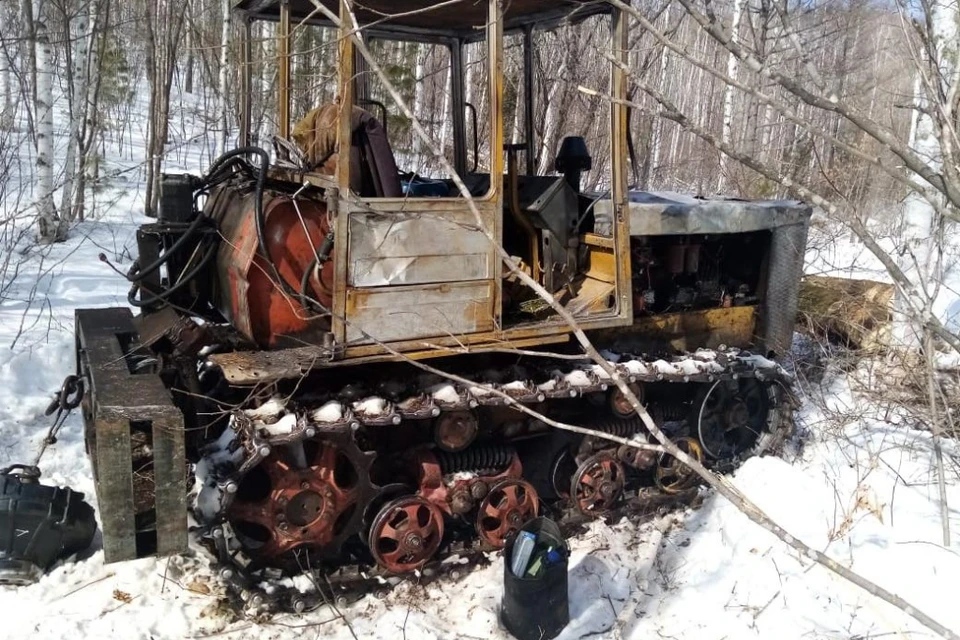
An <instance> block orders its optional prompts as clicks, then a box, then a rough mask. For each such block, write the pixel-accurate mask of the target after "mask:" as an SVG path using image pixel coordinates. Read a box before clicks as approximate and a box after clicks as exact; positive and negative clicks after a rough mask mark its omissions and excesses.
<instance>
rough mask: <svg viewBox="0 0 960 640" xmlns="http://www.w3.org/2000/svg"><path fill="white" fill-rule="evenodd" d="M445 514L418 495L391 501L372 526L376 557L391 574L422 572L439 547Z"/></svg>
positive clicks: (371, 550) (372, 551)
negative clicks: (417, 570)
mask: <svg viewBox="0 0 960 640" xmlns="http://www.w3.org/2000/svg"><path fill="white" fill-rule="evenodd" d="M442 539H443V514H442V513H441V512H440V509H438V508H437V506H436V505H434V504H432V503H430V502H427V501H426V500H424V499H423V498H420V497H417V496H406V497H404V498H398V499H396V500H394V501H392V502H388V503H387V504H385V505H384V506H383V508H382V509H380V512H379V513H378V514H377V517H376V518H374V519H373V526H371V527H370V536H369V539H368V541H367V543H368V544H369V545H370V552H371V553H372V554H373V558H374V559H375V560H376V561H377V564H379V565H380V566H381V567H383V568H384V569H386V570H387V571H389V572H391V573H406V572H408V571H413V570H414V569H419V568H420V567H422V566H423V565H424V563H426V561H427V560H429V559H430V557H431V556H432V555H433V554H434V553H436V552H437V549H439V548H440V541H441V540H442Z"/></svg>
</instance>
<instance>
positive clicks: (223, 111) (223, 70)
mask: <svg viewBox="0 0 960 640" xmlns="http://www.w3.org/2000/svg"><path fill="white" fill-rule="evenodd" d="M230 4H231V0H222V1H221V9H222V11H223V15H222V17H223V25H222V29H221V31H220V76H219V78H218V80H219V105H218V108H219V113H220V135H218V136H217V151H216V155H217V157H218V158H219V157H220V156H222V155H223V154H224V152H225V151H226V148H227V139H228V137H229V135H230V117H229V115H228V114H227V107H228V105H229V104H230V101H229V97H230V96H229V95H228V92H229V89H230V87H229V83H228V81H229V75H228V73H227V71H228V69H227V64H228V63H229V62H230V55H229V53H230V52H229V49H228V45H229V43H230Z"/></svg>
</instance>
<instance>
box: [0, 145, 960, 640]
mask: <svg viewBox="0 0 960 640" xmlns="http://www.w3.org/2000/svg"><path fill="white" fill-rule="evenodd" d="M180 137H181V139H182V140H184V141H187V140H189V139H190V138H191V137H192V134H191V133H190V132H189V131H187V130H186V129H185V130H184V131H183V132H181V134H180ZM183 148H184V149H189V148H190V145H189V143H187V142H185V144H184V147H183ZM134 155H135V154H134ZM200 155H201V154H200V153H199V151H197V152H196V153H193V154H190V153H187V152H184V153H183V154H182V156H181V157H180V161H181V162H182V163H183V164H184V165H186V166H188V167H189V166H192V165H195V164H196V158H198V157H199V156H200ZM114 162H115V163H116V164H117V165H119V164H122V163H121V159H119V158H118V159H115V160H114ZM132 162H133V161H132V160H131V161H128V163H132ZM122 176H126V177H117V178H115V179H114V180H112V182H111V185H110V186H109V187H108V188H107V189H106V190H105V192H104V193H102V194H101V196H100V202H101V203H104V204H103V205H102V206H101V207H100V209H99V210H98V211H97V212H96V216H95V219H94V220H91V221H88V222H85V223H82V224H80V225H79V226H78V227H77V228H76V229H75V230H74V231H73V233H72V237H71V239H70V240H69V241H68V242H67V243H64V244H61V245H55V246H52V247H45V248H38V247H29V248H26V251H25V253H23V254H22V255H18V257H17V262H21V264H20V268H19V270H18V273H17V275H16V278H15V279H12V275H11V273H10V272H8V274H7V278H8V280H7V281H5V282H2V283H0V284H2V285H3V288H2V289H0V291H4V293H3V295H2V296H0V466H5V465H7V464H10V463H13V462H30V461H32V460H33V458H34V456H35V453H36V451H37V448H38V446H39V443H40V441H41V439H42V438H43V435H44V433H45V430H46V428H47V426H48V424H49V419H48V418H45V417H44V416H43V411H44V409H45V408H46V406H47V404H48V402H49V394H50V392H51V391H52V390H53V389H55V388H56V387H57V386H58V385H59V384H60V382H61V381H62V380H63V378H64V376H66V375H67V374H69V373H71V372H73V370H74V366H75V365H74V356H73V313H74V309H75V308H78V307H93V306H113V305H122V304H125V298H126V292H127V287H126V286H125V282H124V280H123V279H122V278H121V277H119V276H118V275H117V274H115V273H114V272H113V271H112V270H111V269H110V267H109V266H108V265H106V264H104V263H102V262H100V261H99V260H98V259H97V255H98V254H99V253H100V252H103V253H105V254H106V255H107V256H108V257H109V258H110V259H111V261H113V263H114V264H115V265H116V266H117V267H118V268H120V269H121V270H125V269H126V267H127V266H129V263H130V261H131V259H132V256H131V252H132V251H133V249H134V246H135V245H134V240H133V234H134V231H135V229H136V227H137V225H138V224H140V223H141V222H142V217H141V216H140V213H139V212H140V211H141V210H142V201H141V190H140V183H139V179H138V177H137V173H136V172H131V173H129V174H122ZM843 241H845V240H841V242H843ZM22 248H23V247H21V249H22ZM830 251H833V253H831V254H829V255H827V254H824V253H823V251H822V250H821V251H820V253H818V255H815V256H811V260H810V263H811V269H812V270H813V271H828V270H829V269H827V268H826V266H825V265H829V266H830V267H831V268H832V269H835V270H840V271H843V270H844V269H846V270H848V273H847V275H850V274H851V273H857V274H861V273H865V271H863V269H873V268H875V265H873V264H872V263H871V262H870V261H867V262H866V263H865V264H866V266H863V265H862V264H861V263H860V261H859V260H858V259H856V258H855V257H854V258H852V257H851V256H855V255H856V254H857V252H858V249H857V246H856V245H850V246H849V247H846V246H843V245H834V246H833V247H832V249H830ZM818 261H819V262H818ZM844 265H846V266H844ZM851 265H852V266H851ZM7 285H9V286H7ZM799 391H800V395H801V399H802V401H803V404H802V407H801V409H800V410H799V411H798V413H797V421H798V425H799V428H800V429H799V431H800V434H801V436H800V437H799V438H798V440H797V441H796V442H794V443H793V447H792V451H791V452H790V453H789V455H787V456H786V459H779V458H763V459H753V460H750V461H748V462H747V463H746V464H745V465H744V466H743V467H742V468H741V469H740V470H739V471H738V472H737V473H736V475H735V477H734V480H735V482H736V484H737V485H738V486H739V487H740V489H741V490H742V491H743V492H744V493H745V494H746V495H747V496H749V497H750V498H751V499H752V500H753V501H755V502H756V503H757V504H759V505H760V506H761V507H763V508H764V509H765V510H766V511H767V512H768V513H769V514H770V515H771V516H773V517H774V519H775V520H777V521H778V522H780V523H781V524H782V525H783V526H784V527H786V529H787V530H788V531H789V532H790V533H791V534H792V535H794V536H795V537H797V538H799V539H801V540H803V541H805V542H807V543H808V544H810V545H812V546H813V547H815V548H817V549H819V550H821V551H823V552H825V553H827V554H829V555H830V556H832V557H833V558H835V559H836V560H837V561H839V562H841V563H843V564H845V565H847V566H850V567H852V568H853V569H854V570H855V571H858V572H860V573H861V574H863V575H864V576H866V577H868V578H870V579H872V580H875V581H876V582H877V583H878V584H880V585H882V586H884V587H885V588H887V589H889V590H891V591H893V592H895V593H897V594H898V595H900V596H902V597H904V598H906V599H907V600H908V601H910V602H912V603H913V604H914V605H915V606H917V607H919V608H920V609H922V610H924V611H925V612H926V613H928V614H930V615H932V616H933V617H934V618H935V619H938V620H939V621H940V622H942V623H944V624H946V625H947V626H948V627H951V628H953V629H956V630H958V632H960V607H958V606H956V604H955V602H954V600H955V599H956V596H955V594H956V592H957V587H958V586H960V577H958V576H960V543H958V542H956V540H957V539H958V538H960V513H958V508H960V481H958V470H960V465H958V460H960V458H958V455H960V450H958V448H957V447H956V445H955V444H954V443H952V442H948V443H946V444H945V451H944V455H945V457H946V460H947V468H948V474H947V475H948V503H949V504H950V505H951V507H950V511H949V513H950V521H951V528H952V530H953V531H954V532H955V533H954V536H953V539H954V543H953V544H952V546H950V547H948V548H945V547H943V546H942V545H941V523H940V515H939V503H938V498H937V486H936V477H935V474H934V473H933V471H932V468H933V463H932V461H933V452H932V443H931V440H930V438H929V436H928V435H927V434H926V433H923V432H920V431H916V430H913V429H912V428H911V425H910V424H908V423H905V419H902V418H899V417H898V414H897V413H896V412H892V413H888V412H885V411H883V410H882V408H876V409H875V408H874V407H873V404H872V402H873V400H872V399H870V398H865V397H863V396H860V395H858V394H857V393H855V392H854V391H852V390H851V389H850V387H849V384H848V380H847V378H846V376H845V374H842V373H839V372H830V373H828V375H827V377H826V378H825V380H824V381H823V382H822V383H821V384H818V385H815V386H813V385H811V386H802V387H801V388H800V390H799ZM43 469H44V473H45V479H46V480H47V481H49V482H54V483H62V484H69V485H71V486H72V487H73V488H75V489H77V490H80V491H83V492H84V493H86V495H87V498H88V499H89V500H90V501H91V502H93V503H94V506H95V503H96V500H95V495H94V491H93V483H92V480H91V472H90V466H89V463H88V461H87V458H86V455H85V452H84V448H83V441H82V428H81V421H80V418H79V416H76V415H74V416H71V417H70V419H69V420H68V421H67V423H66V426H65V428H64V429H63V431H62V432H61V435H60V438H59V441H58V442H57V443H56V445H55V446H53V447H51V448H50V449H49V450H48V452H47V453H46V455H45V457H44V460H43ZM571 545H572V548H573V555H572V558H571V561H570V567H571V569H570V614H571V624H570V626H569V627H568V628H567V629H566V630H565V631H564V633H563V635H562V636H561V637H562V638H568V639H579V638H586V637H603V638H607V637H609V638H636V639H641V638H643V639H646V638H685V639H686V638H704V639H711V638H716V639H718V640H719V639H721V638H726V639H735V638H778V639H780V638H783V639H789V638H798V639H800V638H803V639H810V638H886V637H902V638H916V637H929V636H930V634H929V633H928V632H927V631H926V630H924V629H923V628H922V627H920V626H919V625H918V624H917V623H916V622H914V621H913V620H911V619H910V618H908V617H907V616H905V615H904V614H903V613H901V612H898V611H896V610H894V609H893V608H892V607H889V606H887V605H885V604H883V603H882V602H880V601H879V600H877V599H875V598H874V597H872V596H870V595H868V594H867V593H865V592H863V591H862V590H860V589H858V588H857V587H854V586H853V585H851V584H849V583H846V582H845V581H843V580H841V579H839V578H837V577H835V576H834V575H832V574H830V573H829V572H827V571H826V570H825V569H823V568H821V567H819V566H816V565H814V564H813V563H812V562H811V561H810V560H809V559H806V558H804V557H800V556H798V554H797V553H796V552H794V551H792V550H790V549H789V548H788V547H786V546H785V545H784V544H782V543H780V542H779V541H778V540H776V539H775V538H774V537H773V536H772V535H771V534H769V533H767V532H766V531H764V530H763V529H761V528H759V527H757V526H756V525H754V524H752V523H750V522H749V521H748V520H747V519H746V518H745V517H744V516H743V515H741V514H740V513H739V512H738V511H737V510H736V509H735V508H734V507H733V506H732V505H731V504H729V503H727V502H726V501H724V500H723V499H722V498H719V497H717V496H715V495H707V496H706V499H705V501H704V503H703V505H702V507H700V508H699V509H697V510H694V511H690V512H688V513H682V514H674V515H671V516H668V517H667V518H665V519H662V520H658V521H656V522H653V523H648V524H645V525H642V526H635V525H633V524H630V523H622V524H618V525H616V526H614V527H612V528H608V527H604V526H603V525H602V524H601V523H596V524H594V525H593V526H592V527H591V528H590V530H589V532H588V533H587V534H585V535H582V536H580V537H578V538H576V539H574V540H572V541H571ZM491 559H492V563H491V564H490V566H488V567H486V568H484V569H482V570H479V571H477V572H474V573H472V574H470V575H468V576H466V577H465V578H463V579H462V580H461V581H459V582H457V583H453V582H441V583H438V584H433V585H431V586H429V587H425V588H424V587H420V586H417V585H416V584H403V585H401V586H399V587H397V588H395V589H394V590H393V591H391V592H390V593H388V594H387V595H386V596H384V597H373V596H370V597H367V598H365V599H363V600H361V601H359V602H357V603H355V604H352V605H349V606H346V607H344V608H342V614H343V616H344V619H346V620H347V621H349V623H350V624H349V628H348V626H347V624H346V623H345V622H344V619H340V618H337V616H336V614H335V613H334V612H332V611H331V610H329V609H327V608H323V609H320V610H318V611H315V612H312V613H310V614H307V615H304V616H299V617H294V616H279V617H276V618H274V619H273V620H271V621H268V622H260V623H257V622H253V621H249V620H235V619H233V618H232V617H231V615H230V614H229V612H228V611H226V610H225V608H224V607H223V606H222V605H221V603H220V598H219V597H218V594H219V586H218V585H217V583H216V581H215V580H214V579H212V578H211V576H210V574H209V572H208V570H207V568H206V562H205V560H204V559H203V558H202V557H184V558H171V559H162V560H141V561H137V562H129V563H122V564H116V565H104V563H103V554H102V551H101V550H100V548H99V540H97V541H96V542H95V545H94V548H93V549H92V550H91V551H90V552H89V553H87V554H85V557H83V558H81V559H79V560H78V561H77V562H72V563H68V564H65V565H62V566H60V567H58V568H56V569H55V570H54V571H52V572H51V573H50V574H49V575H47V576H45V577H44V578H43V579H42V580H41V581H40V582H39V583H37V584H35V585H32V586H29V587H23V588H6V589H3V588H0V614H2V625H0V629H2V630H3V631H2V633H0V635H2V636H3V637H4V638H10V639H15V638H30V639H31V640H32V639H36V638H64V639H66V638H70V639H71V640H72V639H74V638H78V637H82V638H86V639H97V638H123V639H127V638H153V639H157V640H160V639H173V638H195V637H211V636H212V637H217V638H300V637H303V636H304V635H306V636H307V637H324V638H350V637H352V633H355V634H356V636H357V637H359V638H400V637H407V638H507V637H509V636H507V634H506V632H505V631H504V630H503V629H502V628H501V627H500V625H499V623H498V618H497V610H498V607H499V600H500V596H501V575H502V570H503V567H502V563H501V560H500V558H499V557H496V556H495V555H491Z"/></svg>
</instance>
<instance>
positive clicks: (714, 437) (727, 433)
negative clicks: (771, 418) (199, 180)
mask: <svg viewBox="0 0 960 640" xmlns="http://www.w3.org/2000/svg"><path fill="white" fill-rule="evenodd" d="M693 406H694V415H693V424H696V425H697V435H698V436H699V437H700V443H701V445H702V448H703V451H704V453H706V454H707V455H708V456H710V457H711V458H714V459H725V458H733V457H736V456H738V455H740V454H742V453H744V452H746V451H749V450H750V449H751V448H752V447H753V446H754V445H756V444H757V441H758V440H759V439H760V434H761V433H763V432H764V431H766V430H767V419H768V415H769V413H770V409H771V402H770V399H769V397H768V395H767V389H766V387H765V386H764V384H763V383H761V382H759V381H757V380H755V379H752V378H745V379H741V380H731V381H726V382H719V381H718V382H717V383H716V384H714V385H712V386H710V387H708V388H707V391H706V393H704V394H701V396H700V399H698V401H697V402H694V405H693Z"/></svg>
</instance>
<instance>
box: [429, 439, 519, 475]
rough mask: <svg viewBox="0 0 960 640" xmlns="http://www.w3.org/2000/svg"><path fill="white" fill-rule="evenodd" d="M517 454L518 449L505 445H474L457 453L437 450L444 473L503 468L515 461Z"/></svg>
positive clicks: (438, 459)
mask: <svg viewBox="0 0 960 640" xmlns="http://www.w3.org/2000/svg"><path fill="white" fill-rule="evenodd" d="M515 455H516V450H515V449H514V448H513V447H510V446H505V445H500V446H497V445H491V446H484V447H472V448H470V449H467V450H465V451H458V452H455V453H449V452H446V451H437V452H436V456H437V461H438V462H439V463H440V469H441V471H443V473H444V474H448V473H459V472H462V471H470V472H476V471H480V470H483V469H503V468H505V467H507V466H508V465H509V464H510V463H511V462H512V461H513V458H514V456H515Z"/></svg>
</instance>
